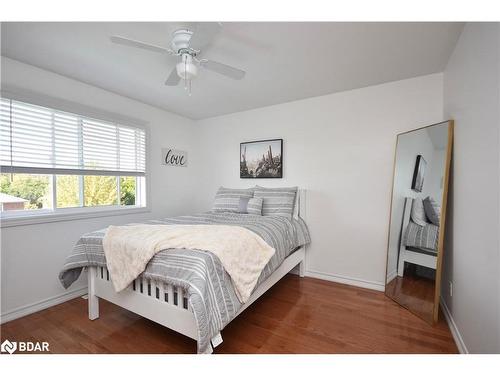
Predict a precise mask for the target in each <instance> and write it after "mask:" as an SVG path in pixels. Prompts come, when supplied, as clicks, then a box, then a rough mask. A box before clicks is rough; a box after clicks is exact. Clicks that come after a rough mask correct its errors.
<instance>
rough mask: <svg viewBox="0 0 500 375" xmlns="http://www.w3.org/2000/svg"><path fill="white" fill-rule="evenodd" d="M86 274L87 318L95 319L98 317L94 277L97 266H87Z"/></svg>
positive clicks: (97, 299) (97, 298)
mask: <svg viewBox="0 0 500 375" xmlns="http://www.w3.org/2000/svg"><path fill="white" fill-rule="evenodd" d="M88 270H89V272H88V274H87V278H88V285H89V291H88V296H89V319H90V320H95V319H97V318H99V297H97V295H96V290H95V279H96V277H97V267H89V268H88Z"/></svg>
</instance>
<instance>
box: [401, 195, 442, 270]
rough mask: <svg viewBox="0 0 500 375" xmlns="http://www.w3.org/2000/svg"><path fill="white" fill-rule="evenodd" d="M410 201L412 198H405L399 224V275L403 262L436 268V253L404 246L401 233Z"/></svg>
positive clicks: (408, 218) (405, 225) (406, 218)
mask: <svg viewBox="0 0 500 375" xmlns="http://www.w3.org/2000/svg"><path fill="white" fill-rule="evenodd" d="M412 203H413V198H409V197H408V198H406V200H405V209H404V214H403V225H402V226H401V243H400V246H399V261H398V276H400V277H403V276H404V268H405V262H408V263H413V264H418V265H420V266H424V267H429V268H432V269H436V266H437V254H436V255H429V254H422V253H418V252H416V251H411V250H407V249H406V246H405V245H404V243H403V235H404V232H405V230H406V227H407V225H408V224H409V222H410V215H411V205H412Z"/></svg>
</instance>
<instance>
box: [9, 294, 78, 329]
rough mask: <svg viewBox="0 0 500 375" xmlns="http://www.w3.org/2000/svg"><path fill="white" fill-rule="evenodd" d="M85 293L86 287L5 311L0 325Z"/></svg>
mask: <svg viewBox="0 0 500 375" xmlns="http://www.w3.org/2000/svg"><path fill="white" fill-rule="evenodd" d="M86 293H87V287H86V286H84V287H81V288H79V289H76V290H72V291H69V292H64V293H62V294H59V295H56V296H54V297H49V298H47V299H44V300H41V301H38V302H35V303H30V304H28V305H24V306H21V307H18V308H15V309H13V310H10V311H6V312H4V313H2V314H1V315H0V324H3V323H7V322H9V321H11V320H15V319H19V318H22V317H23V316H26V315H30V314H33V313H36V312H38V311H41V310H45V309H47V308H49V307H52V306H55V305H59V304H61V303H63V302H66V301H69V300H71V299H74V298H77V297H80V296H83V295H84V294H86Z"/></svg>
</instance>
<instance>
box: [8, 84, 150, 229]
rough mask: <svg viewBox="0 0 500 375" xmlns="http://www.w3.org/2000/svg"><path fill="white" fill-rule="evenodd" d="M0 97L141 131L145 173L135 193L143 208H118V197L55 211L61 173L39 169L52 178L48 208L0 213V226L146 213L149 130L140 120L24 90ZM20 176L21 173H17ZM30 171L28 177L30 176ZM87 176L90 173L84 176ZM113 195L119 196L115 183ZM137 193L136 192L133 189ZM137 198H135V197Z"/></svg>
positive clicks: (148, 180)
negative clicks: (107, 202) (110, 201)
mask: <svg viewBox="0 0 500 375" xmlns="http://www.w3.org/2000/svg"><path fill="white" fill-rule="evenodd" d="M0 96H1V97H5V98H7V99H11V100H17V101H21V102H25V103H28V104H33V105H38V106H42V107H47V108H50V109H54V110H58V111H63V112H69V113H72V114H76V115H79V116H84V117H89V118H94V119H99V120H102V121H108V122H113V123H117V124H120V125H124V126H128V127H133V128H134V127H135V128H140V129H142V130H144V135H145V173H144V185H145V187H142V191H141V192H139V194H142V195H143V196H144V199H141V200H143V202H142V203H143V205H141V206H137V205H134V206H120V205H119V202H120V198H119V197H120V195H118V204H117V205H107V206H93V207H85V206H84V207H61V208H57V202H56V200H55V197H56V184H55V180H56V176H57V175H64V174H65V173H64V171H61V173H50V172H48V171H43V170H40V172H39V173H40V174H46V175H49V176H51V178H52V185H53V187H52V192H51V193H52V209H40V210H24V211H11V212H9V213H6V211H4V212H2V213H1V216H0V227H1V228H4V227H12V226H19V225H31V224H41V223H49V222H57V221H66V220H80V219H82V220H84V219H89V218H96V217H105V216H116V215H124V214H135V213H146V212H150V211H151V209H150V207H151V194H150V190H151V187H150V172H149V168H150V167H149V161H150V155H149V149H150V141H151V138H150V129H149V124H148V123H147V122H145V121H143V120H139V119H135V118H131V117H126V116H123V115H119V114H116V113H112V112H108V111H104V110H101V109H97V108H93V107H88V106H85V105H82V104H79V103H75V102H71V101H67V100H64V99H60V98H55V97H51V96H47V95H45V94H41V93H37V92H34V91H29V90H24V89H20V88H17V87H12V86H7V87H4V86H2V88H1V90H0ZM1 172H2V173H10V171H6V170H2V171H1ZM96 172H97V173H95V175H101V173H102V172H101V173H100V171H96ZM17 173H22V172H17ZM32 173H33V172H31V173H30V174H32ZM70 174H74V175H76V176H83V175H80V174H76V173H70ZM88 174H89V175H91V174H93V173H88ZM102 174H106V173H102ZM107 175H112V176H115V177H116V178H117V180H118V179H119V177H120V176H126V175H127V174H126V173H124V174H123V175H121V174H120V172H117V173H116V175H115V174H107ZM117 184H118V189H117V193H118V194H119V193H120V188H119V183H118V182H117ZM137 190H139V189H137ZM136 199H137V196H136Z"/></svg>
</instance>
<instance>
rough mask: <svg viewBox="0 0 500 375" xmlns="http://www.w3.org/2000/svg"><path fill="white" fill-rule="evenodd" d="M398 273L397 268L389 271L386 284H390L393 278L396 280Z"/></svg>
mask: <svg viewBox="0 0 500 375" xmlns="http://www.w3.org/2000/svg"><path fill="white" fill-rule="evenodd" d="M397 275H398V270H397V269H394V270H392V271H391V272H390V273H388V274H387V280H386V284H389V283H390V282H391V281H392V280H394V279H395V278H396V276H397Z"/></svg>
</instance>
